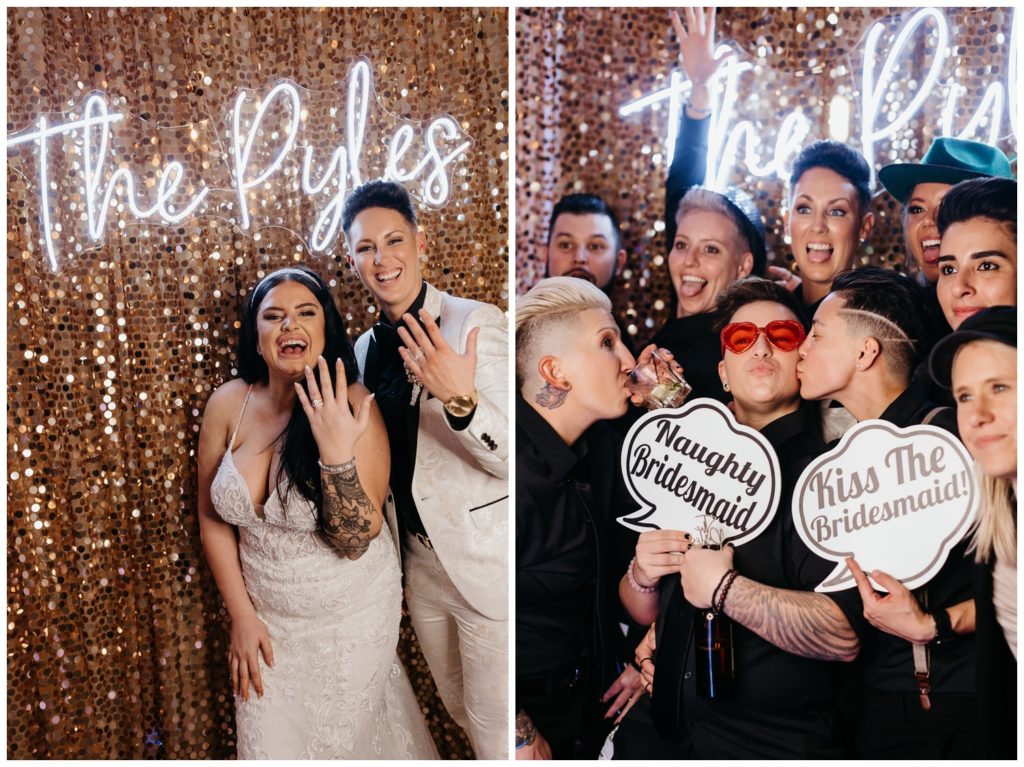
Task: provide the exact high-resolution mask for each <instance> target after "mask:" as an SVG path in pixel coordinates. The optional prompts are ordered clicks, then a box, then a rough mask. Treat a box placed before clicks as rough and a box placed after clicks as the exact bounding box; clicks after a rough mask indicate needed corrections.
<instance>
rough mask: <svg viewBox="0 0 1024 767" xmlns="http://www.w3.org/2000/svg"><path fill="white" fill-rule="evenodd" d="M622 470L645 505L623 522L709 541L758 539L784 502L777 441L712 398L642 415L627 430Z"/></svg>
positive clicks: (725, 541) (708, 543)
mask: <svg viewBox="0 0 1024 767" xmlns="http://www.w3.org/2000/svg"><path fill="white" fill-rule="evenodd" d="M622 475H623V477H624V478H625V480H626V485H627V487H628V488H629V492H630V494H631V495H632V496H633V497H634V498H635V499H636V500H637V502H638V503H639V504H640V506H641V508H640V510H639V511H637V512H636V513H634V514H627V515H625V516H622V517H619V520H618V521H619V522H620V523H621V524H622V525H625V526H626V527H628V528H630V529H632V530H637V531H639V532H644V531H646V530H660V529H664V530H684V531H686V532H689V533H690V534H691V535H692V536H693V538H694V541H695V542H696V543H700V544H703V545H710V544H716V545H724V544H726V543H731V544H733V545H734V546H739V545H741V544H743V543H746V542H747V541H750V540H753V539H754V538H755V537H757V535H758V534H759V533H760V532H761V531H762V530H764V529H765V528H766V527H767V526H768V524H769V523H770V522H771V521H772V519H773V517H774V516H775V512H776V509H777V507H778V504H779V477H780V472H779V459H778V458H777V457H776V455H775V451H774V450H773V449H772V446H771V444H769V442H768V440H767V439H765V438H764V437H763V436H761V434H760V433H759V432H757V431H755V430H754V429H751V428H749V427H747V426H741V425H740V424H738V423H736V419H735V418H734V417H733V415H732V413H731V412H729V410H728V408H726V407H725V406H724V405H722V404H721V403H719V402H717V401H715V400H711V399H695V400H692V401H690V402H688V403H686V404H685V405H684V406H683V407H681V408H676V409H665V410H652V411H651V412H649V413H647V414H646V415H644V416H642V417H641V418H640V419H639V420H638V421H637V422H636V423H635V424H633V427H632V428H631V429H630V430H629V434H628V435H627V436H626V442H625V445H624V446H623V449H622Z"/></svg>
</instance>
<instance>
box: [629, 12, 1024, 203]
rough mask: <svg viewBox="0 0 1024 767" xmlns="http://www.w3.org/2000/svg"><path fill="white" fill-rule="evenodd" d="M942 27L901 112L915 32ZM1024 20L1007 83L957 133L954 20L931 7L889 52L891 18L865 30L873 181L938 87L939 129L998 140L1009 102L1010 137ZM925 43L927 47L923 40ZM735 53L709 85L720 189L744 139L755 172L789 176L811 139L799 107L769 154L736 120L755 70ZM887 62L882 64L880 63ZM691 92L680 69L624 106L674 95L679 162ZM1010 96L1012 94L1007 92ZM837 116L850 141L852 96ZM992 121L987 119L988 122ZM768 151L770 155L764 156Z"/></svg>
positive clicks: (672, 133)
mask: <svg viewBox="0 0 1024 767" xmlns="http://www.w3.org/2000/svg"><path fill="white" fill-rule="evenodd" d="M926 25H927V26H930V27H932V28H933V29H934V32H933V34H934V36H935V44H934V50H932V51H930V52H931V54H932V55H931V64H930V65H929V67H928V70H927V72H926V73H925V74H924V77H923V79H922V80H921V82H920V83H917V84H916V85H915V87H916V88H917V90H916V92H915V93H914V95H913V97H912V98H911V99H910V100H909V101H908V102H907V103H906V104H905V106H903V107H902V108H900V109H899V110H898V111H896V112H895V113H893V111H892V110H891V108H887V105H886V100H885V99H886V94H888V93H890V91H891V90H892V89H893V88H894V87H896V85H897V79H896V73H897V67H898V64H899V62H900V61H901V60H902V57H903V56H904V54H905V53H907V51H908V50H909V49H910V48H911V47H912V46H914V40H915V36H916V35H917V34H918V33H919V32H920V31H921V30H923V29H924V28H925V27H926ZM1016 28H1017V18H1016V14H1014V17H1013V22H1012V26H1011V32H1010V49H1009V55H1008V67H1007V70H1008V75H1007V82H1006V85H1005V86H1004V84H1003V83H1001V82H992V83H989V84H988V86H987V87H986V89H985V93H984V95H983V97H982V99H981V101H980V103H979V105H978V107H977V109H976V110H975V113H974V114H973V115H972V116H971V117H970V119H969V120H968V122H967V124H966V125H964V127H963V128H962V129H961V130H960V131H959V132H957V131H956V129H955V127H954V125H953V122H954V115H955V113H956V107H957V101H958V99H959V97H960V95H961V93H962V92H963V91H964V90H965V89H964V88H963V86H961V85H960V84H958V83H956V82H951V83H943V82H941V81H940V76H941V74H942V70H943V67H944V65H945V64H946V62H947V59H948V57H949V54H950V37H951V35H950V28H949V22H948V21H947V20H946V17H945V16H944V15H943V13H942V12H941V11H940V10H938V9H936V8H923V9H921V10H919V11H917V12H916V13H914V14H913V15H911V16H910V17H909V18H908V19H907V20H906V21H905V22H904V23H903V25H902V26H901V27H900V28H899V30H898V31H897V32H896V33H895V37H894V38H893V42H892V45H891V47H890V49H889V51H888V53H887V54H885V55H884V57H883V56H882V55H881V53H880V51H879V45H880V41H881V38H882V36H883V34H884V33H885V31H886V25H885V22H875V23H874V24H872V25H871V27H870V28H869V29H868V31H867V33H866V34H865V36H864V60H863V65H862V67H861V72H860V94H861V102H862V103H861V109H860V132H861V133H860V146H861V152H862V153H863V154H864V156H865V158H866V159H867V160H868V165H869V166H870V167H871V173H872V179H871V183H872V186H874V184H875V161H876V155H877V152H876V147H877V145H878V144H879V143H880V142H882V141H884V140H886V139H892V138H894V137H896V136H897V134H898V132H899V131H900V130H901V129H904V128H906V126H907V125H908V124H909V123H910V121H911V120H912V119H913V118H914V117H915V116H916V115H917V114H918V113H919V112H920V111H921V109H922V108H923V107H924V105H925V103H926V102H927V101H928V100H929V99H930V98H931V97H932V96H933V95H935V92H936V90H937V89H940V88H942V87H946V88H947V93H946V98H945V102H944V105H943V107H942V110H941V112H940V116H939V120H938V128H939V131H940V134H939V135H945V136H950V135H955V136H957V137H958V138H976V137H978V134H979V133H980V132H982V131H983V129H984V130H985V135H984V136H983V137H981V138H979V140H983V141H986V142H987V143H989V144H995V143H996V142H997V141H998V140H999V138H1000V137H1001V136H1000V130H1001V128H1002V125H1003V112H1004V108H1005V107H1006V106H1007V103H1008V102H1009V123H1010V135H1015V134H1016V92H1015V90H1014V89H1015V87H1016V61H1017V46H1016V42H1017V35H1016ZM918 47H919V46H918ZM722 52H728V53H729V54H730V55H729V56H728V57H727V58H726V59H725V60H724V61H723V63H722V66H721V67H720V68H719V71H718V72H717V73H716V75H715V78H714V79H713V80H712V81H711V82H710V83H709V88H710V90H711V94H712V116H711V125H710V127H709V132H708V135H709V141H708V176H707V179H706V183H707V185H708V186H710V187H712V188H713V189H718V190H723V189H725V187H726V186H728V184H729V179H730V177H731V176H732V174H733V172H734V170H735V168H736V165H737V155H738V154H739V151H740V145H741V144H742V145H743V148H744V154H743V161H744V164H745V165H746V171H747V172H748V173H749V174H750V175H752V176H758V177H765V176H773V175H774V176H777V177H780V178H786V177H788V175H789V165H788V162H789V161H790V160H791V159H792V157H793V156H794V155H795V154H797V153H798V152H799V151H800V149H801V147H802V146H803V144H804V142H805V141H806V140H807V139H808V138H809V137H810V134H811V129H812V126H811V122H810V120H809V119H808V118H807V117H806V116H805V115H804V114H803V113H802V112H801V111H800V110H799V109H797V110H793V111H791V112H789V113H788V114H787V115H786V116H785V117H784V118H783V120H782V123H781V124H780V125H779V128H778V131H777V133H776V138H775V143H774V148H773V150H771V151H769V152H768V153H764V152H763V150H761V149H760V145H761V143H762V141H761V138H760V135H759V133H761V132H762V131H760V130H759V129H758V128H757V127H756V126H755V125H754V123H753V122H751V121H749V120H741V121H739V122H737V123H735V124H732V121H733V118H734V116H735V114H736V107H737V102H738V100H739V83H740V77H741V75H742V74H743V73H745V72H748V71H750V70H752V69H755V67H754V65H753V64H750V63H748V62H741V61H739V60H738V58H737V57H736V54H735V52H732V51H731V50H730V49H729V48H728V47H727V46H720V47H719V48H718V50H717V51H716V55H718V54H720V53H722ZM879 61H881V67H879ZM689 90H690V83H689V82H688V81H686V80H684V79H683V76H682V75H681V74H680V73H679V72H673V73H672V74H671V76H670V78H669V85H668V86H667V87H665V88H661V89H659V90H656V91H654V92H652V93H649V94H647V95H645V96H642V97H641V98H638V99H634V100H632V101H630V102H627V103H626V104H623V105H622V106H621V107H620V108H619V115H620V116H622V117H628V116H630V115H633V114H637V113H639V112H642V111H644V110H646V109H650V108H652V107H654V105H655V104H659V102H663V101H668V102H669V103H668V106H669V108H668V110H667V111H668V121H669V129H668V137H667V141H666V155H667V157H668V162H669V164H671V162H672V155H673V152H674V150H675V142H676V136H677V134H678V125H679V115H680V109H682V105H683V98H684V97H685V95H686V94H687V93H688V92H689ZM1007 94H1009V96H1007ZM830 106H831V108H830V110H829V111H830V114H829V132H830V135H832V136H833V137H834V138H836V139H837V140H840V141H845V140H846V138H847V136H848V135H849V128H848V123H849V120H850V109H849V102H848V101H847V100H846V99H845V98H844V97H842V96H837V97H835V98H834V99H833V100H832V104H831V105H830ZM986 123H987V125H986ZM762 156H765V157H766V159H763V160H762V159H761V158H762Z"/></svg>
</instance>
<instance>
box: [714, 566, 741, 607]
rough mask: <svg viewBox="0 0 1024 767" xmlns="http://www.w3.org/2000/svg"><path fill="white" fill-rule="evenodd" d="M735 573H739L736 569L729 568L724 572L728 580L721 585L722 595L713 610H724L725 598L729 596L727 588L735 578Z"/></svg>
mask: <svg viewBox="0 0 1024 767" xmlns="http://www.w3.org/2000/svg"><path fill="white" fill-rule="evenodd" d="M737 575H739V571H738V570H730V571H729V572H728V573H726V577H727V578H728V580H727V581H725V585H724V586H723V587H722V596H721V599H719V601H718V607H716V608H715V612H717V613H720V612H725V598H726V597H728V596H729V589H730V588H732V582H733V581H734V580H736V576H737Z"/></svg>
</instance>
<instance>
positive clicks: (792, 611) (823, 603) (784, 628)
mask: <svg viewBox="0 0 1024 767" xmlns="http://www.w3.org/2000/svg"><path fill="white" fill-rule="evenodd" d="M725 613H726V615H728V616H729V617H730V618H732V619H733V620H735V621H737V622H739V623H741V624H743V625H744V626H746V627H747V628H748V629H750V630H751V631H753V632H754V633H755V634H757V635H758V636H760V637H761V638H762V639H765V640H767V641H769V642H771V643H772V644H773V645H775V646H776V647H778V648H779V649H781V650H785V651H786V652H789V653H792V654H793V655H799V656H801V657H803V658H813V659H815V660H842V661H850V660H853V659H854V658H856V657H857V653H858V652H859V651H860V640H858V639H857V634H856V633H855V632H854V630H853V629H852V628H851V627H850V622H849V621H848V620H847V619H846V616H845V615H843V611H842V610H840V609H839V606H838V605H837V604H836V603H835V602H833V601H832V600H831V599H829V598H828V597H827V596H825V595H824V594H815V593H813V592H808V591H790V590H789V589H777V588H773V587H771V586H765V585H764V584H762V583H757V582H756V581H752V580H750V579H749V578H742V577H740V578H737V579H736V582H735V583H734V584H733V586H732V590H731V591H730V592H729V600H728V601H727V602H726V604H725Z"/></svg>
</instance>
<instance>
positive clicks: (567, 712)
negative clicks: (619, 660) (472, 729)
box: [516, 396, 632, 759]
mask: <svg viewBox="0 0 1024 767" xmlns="http://www.w3.org/2000/svg"><path fill="white" fill-rule="evenodd" d="M600 426H603V424H602V425H600ZM615 444H616V441H615V440H614V439H605V438H603V437H602V436H601V432H595V431H594V430H591V431H589V432H588V433H586V434H584V435H583V436H582V437H580V439H578V440H577V441H576V442H575V443H574V444H573V445H572V446H569V445H567V444H566V443H565V442H564V441H563V440H562V438H561V437H560V436H558V434H557V433H556V432H555V430H554V429H553V428H552V427H551V426H550V425H549V424H548V423H547V421H545V420H544V418H543V417H542V416H541V415H540V414H539V413H538V412H537V411H535V410H534V409H533V408H532V407H531V406H530V405H528V404H527V403H526V402H525V401H524V400H523V399H522V397H520V396H517V397H516V709H517V710H520V709H522V710H525V711H526V713H527V714H529V715H530V717H531V718H532V719H533V722H534V724H535V725H536V726H537V729H538V732H540V733H541V734H542V735H543V736H544V737H545V739H546V740H547V741H548V743H549V744H550V745H551V748H552V753H553V755H554V757H555V758H585V759H592V758H595V757H596V756H597V752H598V749H599V748H600V742H601V740H602V739H603V737H604V731H603V729H602V727H603V723H602V720H601V715H600V709H599V708H598V705H597V699H598V697H599V696H600V694H601V692H602V691H603V690H604V689H605V688H606V687H607V686H608V684H610V682H611V678H610V672H609V670H608V664H609V663H610V660H611V656H612V655H613V654H614V648H612V647H611V645H612V642H611V632H610V630H609V626H608V622H609V617H610V616H609V615H608V611H607V609H606V605H607V599H608V593H609V583H610V581H611V580H612V577H611V573H613V572H618V573H621V572H622V571H623V567H624V565H622V564H621V563H620V562H612V561H611V559H612V558H613V555H609V554H608V553H607V551H608V526H609V521H610V519H611V517H612V513H613V506H614V503H613V500H612V496H613V494H614V477H615V474H616V473H617V472H615V471H614V470H613V469H614V467H615V466H617V465H618V463H617V460H618V456H617V454H616V451H615V447H614V446H615ZM610 469H612V470H610ZM631 510H632V507H630V508H625V509H623V511H622V513H629V512H630V511H631ZM615 580H617V578H616V579H615Z"/></svg>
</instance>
